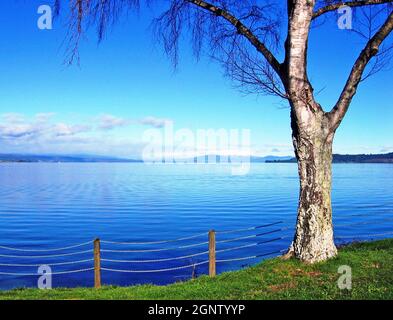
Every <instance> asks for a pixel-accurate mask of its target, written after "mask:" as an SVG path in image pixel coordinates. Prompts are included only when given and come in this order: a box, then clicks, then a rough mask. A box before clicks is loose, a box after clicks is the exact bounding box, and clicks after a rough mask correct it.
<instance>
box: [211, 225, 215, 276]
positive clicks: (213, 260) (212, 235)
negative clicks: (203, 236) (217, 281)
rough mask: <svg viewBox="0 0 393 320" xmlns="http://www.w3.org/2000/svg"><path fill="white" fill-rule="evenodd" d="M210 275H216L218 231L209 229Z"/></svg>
mask: <svg viewBox="0 0 393 320" xmlns="http://www.w3.org/2000/svg"><path fill="white" fill-rule="evenodd" d="M209 276H210V277H212V278H213V277H215V276H216V232H215V231H214V230H210V231H209Z"/></svg>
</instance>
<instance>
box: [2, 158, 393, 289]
mask: <svg viewBox="0 0 393 320" xmlns="http://www.w3.org/2000/svg"><path fill="white" fill-rule="evenodd" d="M333 175H334V182H333V210H334V223H335V235H336V237H337V239H336V241H337V243H342V242H347V241H351V240H369V239H379V238H385V237H393V165H389V164H336V165H334V166H333ZM0 182H1V183H0V246H2V247H1V248H0V288H1V289H8V288H15V287H25V286H32V287H34V286H36V285H37V278H38V276H36V275H34V276H32V275H27V276H20V275H6V274H1V273H17V274H21V273H22V274H24V273H28V274H29V273H32V274H36V273H37V267H36V266H31V267H30V266H7V264H48V265H51V264H52V272H53V273H57V272H63V271H74V270H80V269H89V268H91V267H92V266H93V262H92V261H90V259H92V257H93V251H92V244H91V243H89V244H86V245H85V246H80V247H76V248H71V249H66V250H60V251H49V252H43V251H40V250H46V249H54V248H59V247H66V246H72V245H75V244H80V243H83V242H86V241H91V240H93V239H94V238H97V237H98V238H100V239H101V240H103V241H115V242H116V241H119V242H152V241H153V242H155V241H161V240H167V239H175V238H183V237H188V236H192V235H198V234H201V233H203V234H202V235H201V236H200V237H196V238H193V239H188V240H183V241H179V242H169V243H162V244H145V245H123V244H112V243H101V247H102V250H103V252H102V253H101V254H102V258H103V259H106V260H122V261H124V260H154V259H166V258H171V257H181V256H187V255H191V254H195V253H202V252H205V251H206V250H207V244H206V241H207V232H208V230H210V229H215V230H216V231H217V232H218V233H217V241H225V240H230V239H236V238H243V239H240V240H236V241H230V242H219V243H218V244H217V250H225V249H229V248H233V247H239V246H248V245H249V246H248V247H246V248H242V249H238V250H232V251H224V252H220V253H218V254H217V259H219V260H227V259H235V258H246V257H253V256H257V255H258V256H259V257H257V258H250V259H246V260H240V261H229V262H225V261H224V262H220V263H218V265H217V270H218V272H219V273H220V272H223V271H227V270H234V269H239V268H241V267H244V266H246V265H250V264H254V263H256V262H258V261H260V260H261V259H264V258H266V257H270V256H275V255H278V254H279V252H280V250H283V249H285V248H287V247H288V245H289V243H290V241H291V237H292V236H293V228H294V224H295V219H296V206H297V198H298V186H299V183H298V177H297V169H296V165H295V164H253V165H252V167H251V171H250V173H249V174H248V175H245V176H232V175H231V170H230V167H228V166H225V165H144V164H64V163H62V164H55V163H31V164H29V163H26V164H21V163H19V164H18V163H15V164H1V165H0ZM271 223H275V224H274V225H272V226H264V227H261V228H258V229H254V230H245V231H239V232H234V233H219V232H223V231H224V232H225V231H228V230H233V229H243V228H250V227H253V226H263V225H266V224H271ZM257 234H259V236H257V237H254V235H257ZM270 240H273V241H272V242H267V241H270ZM260 242H266V243H263V244H259V245H255V244H256V243H260ZM194 244H196V246H189V245H194ZM198 244H199V245H198ZM182 246H183V248H179V247H182ZM5 247H11V248H15V249H26V250H27V251H18V250H10V249H8V248H5ZM168 248H169V249H170V250H166V251H156V252H108V251H105V250H120V251H127V250H156V249H168ZM171 248H177V249H171ZM29 250H31V251H29ZM33 250H37V251H33ZM80 251H82V252H83V251H87V252H84V253H80V254H76V255H68V256H62V257H43V258H32V257H26V256H44V255H59V254H68V253H75V252H80ZM10 256H13V257H10ZM15 256H17V257H15ZM18 256H19V257H18ZM20 256H24V257H20ZM206 259H207V255H206V254H203V255H199V256H195V257H192V258H184V259H178V260H174V261H164V262H163V261H161V262H152V263H130V262H111V261H102V267H103V268H106V269H115V270H134V271H135V270H157V269H166V268H175V267H181V266H186V265H192V264H198V263H201V262H204V261H206ZM80 260H89V261H85V262H81V263H76V264H67V265H53V264H54V263H62V262H72V261H80ZM192 269H193V268H192V267H188V268H184V269H179V270H173V271H166V272H157V273H154V272H151V273H125V272H124V273H120V272H113V271H106V270H105V271H102V279H103V283H104V284H114V285H131V284H137V283H138V284H139V283H156V284H165V283H170V282H175V281H181V280H184V279H189V278H190V277H191V274H192ZM195 272H196V275H200V274H204V273H206V272H207V265H206V264H202V265H198V266H197V267H196V269H195ZM52 282H53V286H55V287H58V286H66V287H74V286H92V285H93V272H92V271H90V270H89V271H85V272H79V273H71V274H59V275H53V280H52Z"/></svg>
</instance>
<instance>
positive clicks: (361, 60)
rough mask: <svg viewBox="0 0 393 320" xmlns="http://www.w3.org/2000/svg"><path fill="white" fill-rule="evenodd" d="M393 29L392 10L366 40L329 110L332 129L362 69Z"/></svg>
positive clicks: (348, 99) (340, 119) (341, 117)
mask: <svg viewBox="0 0 393 320" xmlns="http://www.w3.org/2000/svg"><path fill="white" fill-rule="evenodd" d="M392 30H393V12H391V13H390V15H389V17H388V18H387V19H386V21H385V23H384V24H383V25H382V26H381V27H380V29H379V30H378V32H377V33H376V34H375V35H374V36H373V37H372V38H371V39H370V40H369V41H368V42H367V44H366V46H365V47H364V49H363V50H362V52H361V53H360V55H359V57H358V58H357V60H356V62H355V64H354V66H353V68H352V70H351V73H350V75H349V77H348V80H347V82H346V84H345V86H344V89H343V91H342V92H341V95H340V98H339V99H338V101H337V103H336V105H335V106H334V108H333V109H332V110H331V111H330V112H329V114H328V116H329V117H330V121H331V125H332V129H333V130H336V129H337V127H338V126H339V125H340V123H341V121H342V119H343V118H344V116H345V114H346V112H347V110H348V107H349V104H350V103H351V101H352V98H353V96H354V95H355V93H356V90H357V87H358V85H359V83H360V81H361V80H362V75H363V73H364V70H365V68H366V66H367V64H368V63H369V61H370V60H371V59H372V58H373V57H375V56H376V55H377V54H378V51H379V48H380V45H381V44H382V42H383V41H384V40H385V39H386V38H387V36H388V35H389V34H390V33H391V31H392Z"/></svg>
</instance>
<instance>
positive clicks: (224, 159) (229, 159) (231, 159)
mask: <svg viewBox="0 0 393 320" xmlns="http://www.w3.org/2000/svg"><path fill="white" fill-rule="evenodd" d="M209 157H210V159H214V158H215V159H214V160H215V162H216V163H221V162H225V163H228V162H229V163H231V162H239V160H242V161H245V160H247V159H249V161H250V162H251V163H264V162H267V161H278V160H290V159H292V157H291V156H284V157H278V156H265V157H255V156H251V157H244V156H229V157H228V156H220V155H205V156H199V157H194V159H193V160H192V161H191V162H194V163H207V162H208V160H209ZM210 161H212V160H210Z"/></svg>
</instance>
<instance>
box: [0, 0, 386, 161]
mask: <svg viewBox="0 0 393 320" xmlns="http://www.w3.org/2000/svg"><path fill="white" fill-rule="evenodd" d="M42 4H47V2H45V0H43V1H37V0H32V1H27V0H17V1H1V2H0V153H35V154H98V155H111V156H119V157H128V158H140V157H141V154H142V152H143V148H144V147H145V146H146V133H147V132H151V130H155V131H158V132H163V131H164V130H165V129H164V126H165V124H168V123H170V124H171V125H172V126H173V130H175V132H176V131H179V130H181V129H187V130H188V131H189V132H191V133H194V134H195V135H196V132H197V131H198V130H207V129H214V130H219V129H225V130H227V131H228V132H229V130H231V129H237V130H249V132H250V145H251V151H252V153H253V154H254V155H260V156H265V155H277V156H284V155H293V147H292V143H291V130H290V117H289V108H288V107H286V106H285V104H284V103H283V102H282V101H281V100H280V99H279V98H277V97H267V96H257V95H244V94H243V93H241V92H239V91H238V90H237V89H236V88H235V86H234V83H233V82H231V80H230V79H227V78H225V77H224V75H223V70H222V69H221V66H219V65H217V63H216V62H214V61H212V60H211V59H209V58H208V57H206V56H202V58H201V59H200V60H199V61H196V59H195V58H194V57H193V56H192V50H191V46H190V45H188V43H187V42H184V43H182V46H181V49H180V63H179V66H178V68H177V69H176V70H174V68H173V66H172V65H171V62H170V60H169V59H168V58H167V57H166V56H165V54H164V53H163V50H162V48H161V47H160V45H159V44H157V43H155V42H154V38H153V37H152V32H151V29H150V28H149V26H150V21H151V20H150V19H151V14H150V13H147V12H144V11H143V12H141V13H139V15H133V14H130V15H129V16H128V17H127V19H123V20H122V21H121V22H120V23H119V24H117V25H115V26H114V27H113V28H111V30H110V32H109V33H108V34H107V36H106V37H105V39H104V41H102V42H101V43H100V44H98V42H97V37H96V34H95V32H94V30H90V31H89V32H87V33H86V34H85V35H84V37H83V39H82V42H81V45H80V64H79V65H77V64H74V65H71V66H67V65H65V64H64V61H65V58H66V52H65V51H66V46H65V44H64V38H65V36H66V31H67V28H66V26H65V25H66V20H65V19H64V18H62V19H59V20H56V21H55V22H54V24H53V29H51V30H40V29H39V28H38V27H37V20H38V19H39V17H40V16H41V15H40V14H38V13H37V8H38V6H39V5H42ZM335 19H336V17H335V16H334V15H332V16H331V19H330V20H329V22H328V23H326V24H324V25H323V26H321V27H319V28H314V29H312V31H311V34H310V44H309V58H308V59H309V73H310V80H311V81H312V83H313V86H314V88H315V92H319V93H318V95H317V100H318V102H319V103H320V104H321V105H322V106H323V107H324V109H325V110H330V108H331V107H332V106H333V105H334V103H335V101H336V100H337V98H338V96H339V94H340V92H341V90H342V87H343V85H344V83H345V81H346V78H347V76H348V74H349V72H350V69H351V67H352V65H353V62H354V61H355V59H356V57H357V55H358V54H359V52H360V50H361V47H362V44H363V43H364V41H363V40H362V39H361V38H359V37H356V36H354V35H353V33H351V32H348V31H346V30H340V29H339V28H338V27H337V23H336V20H335ZM390 40H391V39H390ZM392 101H393V82H392V69H390V70H385V71H382V72H380V73H378V74H377V75H375V76H374V77H371V78H370V79H368V80H367V81H365V82H362V83H361V84H360V86H359V89H358V93H357V95H356V96H355V98H354V100H353V102H352V104H351V107H350V109H349V111H348V114H347V116H346V118H345V119H344V121H343V123H342V125H341V127H340V128H339V129H338V131H337V134H336V138H335V143H334V152H336V153H350V154H355V153H385V152H392V151H393V130H392V129H391V128H392V124H393V102H392ZM239 132H242V131H239Z"/></svg>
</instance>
